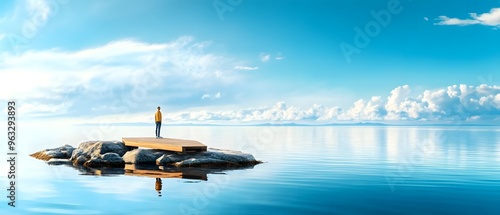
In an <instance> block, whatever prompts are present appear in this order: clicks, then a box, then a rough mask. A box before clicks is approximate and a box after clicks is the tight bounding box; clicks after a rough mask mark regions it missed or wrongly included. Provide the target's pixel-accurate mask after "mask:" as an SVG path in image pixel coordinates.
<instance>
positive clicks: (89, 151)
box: [71, 141, 127, 167]
mask: <svg viewBox="0 0 500 215" xmlns="http://www.w3.org/2000/svg"><path fill="white" fill-rule="evenodd" d="M126 152H127V147H126V146H125V144H123V142H121V141H87V142H83V143H80V145H79V146H78V148H76V149H75V150H74V151H73V154H72V155H71V161H72V162H73V164H75V165H82V164H83V165H84V166H87V167H123V166H124V165H125V162H124V161H123V158H122V157H121V156H123V155H124V154H125V153H126ZM107 154H114V155H107ZM117 157H118V158H117Z"/></svg>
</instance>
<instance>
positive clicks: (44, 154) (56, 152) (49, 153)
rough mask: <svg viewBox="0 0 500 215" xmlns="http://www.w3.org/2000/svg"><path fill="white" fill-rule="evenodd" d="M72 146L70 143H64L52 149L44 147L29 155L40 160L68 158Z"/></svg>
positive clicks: (71, 151)
mask: <svg viewBox="0 0 500 215" xmlns="http://www.w3.org/2000/svg"><path fill="white" fill-rule="evenodd" d="M74 149H75V148H73V146H70V145H64V146H61V147H58V148H53V149H45V150H42V151H39V152H35V153H33V154H31V155H30V156H32V157H35V158H37V159H40V160H46V161H48V160H50V159H52V158H57V159H69V158H70V157H71V154H72V153H73V150H74Z"/></svg>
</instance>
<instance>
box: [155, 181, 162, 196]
mask: <svg viewBox="0 0 500 215" xmlns="http://www.w3.org/2000/svg"><path fill="white" fill-rule="evenodd" d="M155 190H156V192H158V196H160V197H161V178H156V183H155Z"/></svg>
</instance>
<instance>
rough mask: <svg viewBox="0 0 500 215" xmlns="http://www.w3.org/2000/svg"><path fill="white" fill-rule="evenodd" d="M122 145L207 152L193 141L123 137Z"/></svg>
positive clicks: (202, 145) (202, 146)
mask: <svg viewBox="0 0 500 215" xmlns="http://www.w3.org/2000/svg"><path fill="white" fill-rule="evenodd" d="M122 141H123V143H124V144H125V145H126V146H131V147H143V148H151V149H160V150H166V151H174V152H201V151H207V146H206V145H204V144H202V143H200V142H198V141H195V140H183V139H174V138H154V137H124V138H122Z"/></svg>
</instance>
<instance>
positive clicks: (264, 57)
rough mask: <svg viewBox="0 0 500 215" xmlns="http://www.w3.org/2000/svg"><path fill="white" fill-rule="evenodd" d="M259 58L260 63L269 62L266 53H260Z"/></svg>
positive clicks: (268, 55)
mask: <svg viewBox="0 0 500 215" xmlns="http://www.w3.org/2000/svg"><path fill="white" fill-rule="evenodd" d="M259 58H260V60H261V61H262V62H267V61H269V59H271V55H270V54H267V53H264V52H262V53H260V55H259Z"/></svg>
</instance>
